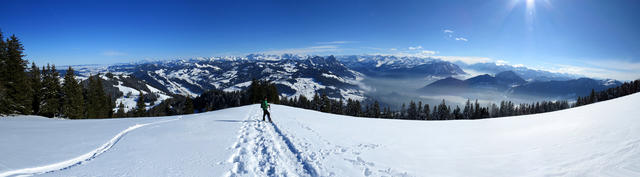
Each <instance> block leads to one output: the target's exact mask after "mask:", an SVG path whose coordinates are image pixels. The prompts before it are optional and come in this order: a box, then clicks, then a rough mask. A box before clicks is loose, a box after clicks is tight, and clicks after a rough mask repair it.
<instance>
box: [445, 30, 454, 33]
mask: <svg viewBox="0 0 640 177" xmlns="http://www.w3.org/2000/svg"><path fill="white" fill-rule="evenodd" d="M442 32H443V33H453V30H450V29H445V30H442Z"/></svg>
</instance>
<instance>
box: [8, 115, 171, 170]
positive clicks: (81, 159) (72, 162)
mask: <svg viewBox="0 0 640 177" xmlns="http://www.w3.org/2000/svg"><path fill="white" fill-rule="evenodd" d="M178 119H179V118H177V119H170V120H161V121H156V122H150V123H145V124H136V125H134V126H131V127H129V128H127V129H125V130H123V131H121V132H120V133H118V134H116V136H114V137H113V138H111V140H109V141H107V142H106V143H105V144H103V145H102V146H100V147H98V148H97V149H94V150H93V151H91V152H88V153H86V154H83V155H80V156H78V157H75V158H72V159H69V160H65V161H62V162H58V163H54V164H49V165H44V166H38V167H31V168H23V169H17V170H12V171H7V172H4V173H1V174H0V177H9V176H33V175H37V174H43V173H51V172H56V171H61V170H66V169H69V168H72V167H75V166H78V165H81V164H83V163H86V162H88V161H91V160H93V159H95V158H96V157H98V156H99V155H101V154H102V153H104V152H106V151H108V150H109V149H111V147H113V146H114V145H115V144H117V143H118V142H119V141H120V139H122V137H124V135H126V134H127V133H129V132H131V131H133V130H135V129H138V128H140V127H144V126H147V125H152V124H159V123H166V122H170V121H175V120H178Z"/></svg>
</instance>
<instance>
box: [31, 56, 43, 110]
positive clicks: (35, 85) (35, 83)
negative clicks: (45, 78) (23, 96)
mask: <svg viewBox="0 0 640 177" xmlns="http://www.w3.org/2000/svg"><path fill="white" fill-rule="evenodd" d="M30 84H31V93H32V95H31V109H32V110H33V111H32V113H33V114H34V115H39V114H40V105H41V104H42V74H41V73H40V69H39V68H38V66H36V63H35V62H34V63H31V73H30Z"/></svg>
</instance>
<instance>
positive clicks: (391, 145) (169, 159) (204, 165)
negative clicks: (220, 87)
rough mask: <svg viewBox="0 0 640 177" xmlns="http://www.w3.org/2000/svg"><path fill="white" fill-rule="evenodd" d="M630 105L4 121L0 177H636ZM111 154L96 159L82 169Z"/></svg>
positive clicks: (638, 158)
mask: <svg viewBox="0 0 640 177" xmlns="http://www.w3.org/2000/svg"><path fill="white" fill-rule="evenodd" d="M638 103H640V94H634V95H630V96H626V97H622V98H618V99H614V100H609V101H605V102H600V103H596V104H591V105H587V106H582V107H578V108H574V109H569V110H564V111H557V112H551V113H544V114H537V115H527V116H517V117H510V118H498V119H486V120H473V121H402V120H381V119H364V118H354V117H348V116H338V115H332V114H325V113H320V112H315V111H309V110H303V109H298V108H291V107H286V106H279V105H274V106H273V110H272V114H273V116H274V121H275V122H276V123H275V124H268V123H265V122H261V121H256V120H257V119H260V118H259V117H260V110H259V108H258V105H250V106H244V107H239V108H231V109H225V110H220V111H213V112H206V113H201V114H194V115H185V116H183V117H182V118H179V117H161V118H146V119H113V120H82V121H76V120H47V119H41V118H33V117H30V118H25V117H17V118H8V119H7V118H3V119H0V135H2V136H0V144H3V146H0V157H2V158H0V176H7V175H10V174H15V173H14V172H24V171H29V170H22V169H24V168H29V167H39V168H43V167H47V165H48V164H56V163H59V162H65V161H69V160H70V159H71V160H73V159H75V160H80V163H76V164H75V165H72V166H70V167H69V168H66V167H65V166H64V165H61V166H54V167H57V169H56V168H53V167H51V166H49V167H51V168H49V167H48V168H47V169H44V170H41V172H47V171H50V172H49V173H45V174H43V175H42V176H639V175H640V121H638V118H639V117H638V116H637V115H638V112H640V110H638V109H637V105H638ZM147 123H152V124H147ZM135 125H138V126H135ZM132 126H135V129H133V130H131V127H132ZM70 130H72V131H70ZM126 130H129V131H128V132H126V133H125V134H122V132H123V131H126ZM118 135H120V136H121V137H120V138H118V139H119V140H117V141H115V142H113V141H112V140H113V138H114V136H116V137H117V136H118ZM58 140H59V141H61V142H58ZM109 142H112V144H113V145H112V146H110V147H109V148H106V149H102V150H104V151H103V153H101V154H98V155H97V156H94V157H91V158H86V159H83V158H78V157H83V156H82V154H85V153H88V152H92V151H94V150H96V149H101V148H102V147H104V144H105V143H107V144H108V143H109ZM30 172H38V171H37V170H32V171H30ZM26 174H29V173H26Z"/></svg>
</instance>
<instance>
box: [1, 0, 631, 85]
mask: <svg viewBox="0 0 640 177" xmlns="http://www.w3.org/2000/svg"><path fill="white" fill-rule="evenodd" d="M638 9H640V2H638V1H634V0H611V1H602V0H471V1H455V0H439V1H426V0H418V1H373V0H363V1H346V0H345V1H173V2H171V1H135V2H128V1H108V2H107V1H8V2H7V1H5V2H3V3H2V6H0V29H1V30H2V31H3V32H4V33H5V35H9V34H15V35H17V36H18V37H19V38H20V39H21V40H22V41H23V44H24V45H25V48H26V50H25V52H26V54H27V59H29V60H30V61H35V62H37V63H38V64H45V63H53V64H57V65H69V64H106V63H118V62H130V61H138V60H143V59H174V58H190V57H200V56H202V57H208V56H221V55H244V54H248V53H272V54H279V53H298V54H317V55H328V54H334V55H342V54H394V55H420V56H432V57H435V58H441V59H444V60H450V61H455V60H461V61H464V62H468V63H474V62H486V61H494V62H500V63H506V64H511V65H519V64H523V65H524V66H527V67H531V68H537V69H544V70H550V71H555V72H568V73H576V74H583V75H587V76H591V77H600V78H615V79H624V80H628V79H637V78H640V32H639V31H640V30H639V29H640V20H638V19H639V18H640V11H638Z"/></svg>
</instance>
